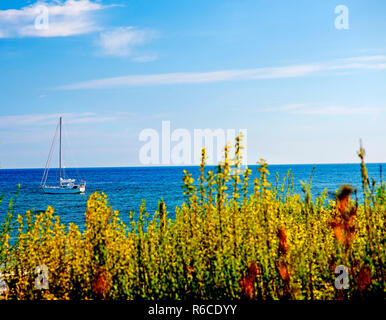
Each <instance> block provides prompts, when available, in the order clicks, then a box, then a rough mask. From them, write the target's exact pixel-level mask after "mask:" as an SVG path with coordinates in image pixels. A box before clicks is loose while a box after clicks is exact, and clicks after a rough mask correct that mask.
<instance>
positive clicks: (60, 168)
mask: <svg viewBox="0 0 386 320" xmlns="http://www.w3.org/2000/svg"><path fill="white" fill-rule="evenodd" d="M59 177H60V180H61V179H62V117H60V119H59ZM60 180H59V182H60Z"/></svg>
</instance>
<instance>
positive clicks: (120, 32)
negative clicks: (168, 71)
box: [97, 27, 156, 62]
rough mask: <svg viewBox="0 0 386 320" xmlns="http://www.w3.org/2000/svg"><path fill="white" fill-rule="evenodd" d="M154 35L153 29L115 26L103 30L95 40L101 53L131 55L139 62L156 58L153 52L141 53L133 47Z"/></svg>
mask: <svg viewBox="0 0 386 320" xmlns="http://www.w3.org/2000/svg"><path fill="white" fill-rule="evenodd" d="M155 36H156V33H155V31H153V30H144V29H138V28H134V27H117V28H114V29H111V30H107V31H103V32H101V33H100V35H99V39H98V41H97V44H98V46H99V47H100V48H101V50H102V53H103V54H104V55H108V56H118V57H131V58H132V59H133V60H136V61H139V62H145V61H151V60H154V59H156V56H155V55H154V54H152V55H142V54H140V53H138V52H136V51H135V48H137V47H139V46H142V45H144V44H146V43H148V42H149V41H150V40H152V39H154V37H155Z"/></svg>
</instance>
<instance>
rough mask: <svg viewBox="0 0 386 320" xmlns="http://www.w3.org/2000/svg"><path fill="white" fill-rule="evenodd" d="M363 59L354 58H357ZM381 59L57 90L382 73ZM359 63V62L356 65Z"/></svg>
mask: <svg viewBox="0 0 386 320" xmlns="http://www.w3.org/2000/svg"><path fill="white" fill-rule="evenodd" d="M361 58H362V59H363V58H365V57H358V58H357V59H361ZM383 58H384V56H377V58H375V57H372V58H371V57H366V59H364V60H358V61H353V60H352V59H354V58H350V60H348V59H346V60H340V61H335V62H334V63H318V64H306V65H293V66H283V67H273V68H254V69H241V70H221V71H211V72H180V73H164V74H150V75H128V76H123V77H113V78H104V79H97V80H90V81H85V82H79V83H74V84H70V85H65V86H61V87H59V88H58V89H64V90H79V89H103V88H117V87H131V86H145V85H170V84H194V83H214V82H224V81H247V80H258V79H281V78H298V77H305V76H309V75H314V74H318V73H328V72H336V71H341V70H344V71H346V72H348V71H349V72H353V71H356V70H386V63H384V62H383V60H382V59H383ZM359 61H360V62H359Z"/></svg>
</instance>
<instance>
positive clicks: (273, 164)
mask: <svg viewBox="0 0 386 320" xmlns="http://www.w3.org/2000/svg"><path fill="white" fill-rule="evenodd" d="M346 164H358V165H360V162H322V163H268V167H269V166H305V165H308V166H318V165H346ZM365 164H380V165H382V164H385V165H386V162H366V163H365ZM216 166H218V164H207V165H205V167H216ZM242 166H245V165H242ZM247 166H248V167H250V166H259V164H257V163H254V164H247ZM184 167H200V165H199V164H189V165H162V164H157V165H128V166H90V167H86V166H80V167H67V168H65V169H103V168H106V169H109V168H184ZM44 169H45V168H42V167H28V168H21V167H20V168H6V167H0V171H1V170H44ZM50 169H54V170H55V169H59V168H50Z"/></svg>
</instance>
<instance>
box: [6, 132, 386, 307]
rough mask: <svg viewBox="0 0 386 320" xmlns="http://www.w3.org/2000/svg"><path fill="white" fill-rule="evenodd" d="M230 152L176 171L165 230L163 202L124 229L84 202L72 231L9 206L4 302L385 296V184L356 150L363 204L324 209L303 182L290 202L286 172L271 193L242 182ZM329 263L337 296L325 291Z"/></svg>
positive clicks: (258, 183) (328, 204)
mask: <svg viewBox="0 0 386 320" xmlns="http://www.w3.org/2000/svg"><path fill="white" fill-rule="evenodd" d="M229 149H230V148H229V147H228V146H227V147H226V148H225V157H224V162H223V163H221V164H219V165H218V167H217V170H215V171H207V170H206V169H205V151H204V150H203V156H202V163H201V174H200V176H199V177H198V178H197V179H196V180H194V179H193V178H192V176H191V175H190V174H189V173H188V172H185V175H184V177H183V183H184V186H183V188H184V194H185V196H186V201H185V203H184V204H182V205H181V206H180V207H178V208H176V217H175V219H173V220H171V219H169V218H168V212H167V209H166V206H165V204H164V203H163V202H160V203H159V210H158V211H157V212H155V213H154V214H153V215H151V217H150V216H149V214H148V213H147V211H146V208H145V204H144V203H143V204H142V206H141V207H140V211H139V215H137V216H135V215H134V213H130V221H131V222H130V223H129V225H125V224H124V223H123V221H122V220H121V217H120V214H119V212H117V211H113V210H112V209H111V207H110V206H109V204H108V200H107V197H106V195H105V194H103V193H94V194H92V195H91V196H90V198H89V200H88V202H87V209H86V228H85V231H84V232H80V230H79V229H78V226H76V225H74V224H71V225H70V226H69V227H66V226H64V225H63V224H61V223H60V219H59V217H58V216H55V215H54V209H53V208H51V207H49V208H48V209H47V211H45V212H41V213H38V214H35V213H32V212H30V211H29V212H26V213H25V214H22V215H18V216H16V214H15V212H14V205H13V204H12V203H11V204H10V210H9V212H8V215H7V217H6V219H5V221H4V223H3V225H2V226H1V229H0V259H1V263H0V272H1V274H2V276H1V278H2V287H1V288H2V289H1V288H0V290H1V291H0V292H1V293H2V296H3V298H5V299H191V298H199V299H223V298H232V299H355V298H370V297H371V298H373V297H377V298H382V299H384V298H385V290H386V289H385V268H384V263H385V258H386V251H385V215H386V195H385V186H384V185H383V184H382V183H381V184H380V185H379V186H377V187H376V184H375V182H371V181H370V179H369V177H368V176H367V171H366V166H365V164H364V150H363V149H362V148H361V149H360V151H359V152H358V155H359V157H360V158H361V170H362V179H363V180H362V187H363V190H361V191H360V192H363V193H364V201H363V203H361V204H359V203H358V200H357V198H356V190H352V188H351V187H349V186H342V188H341V189H340V190H339V191H337V193H336V195H335V197H334V199H333V200H332V199H331V197H329V196H328V193H327V191H325V192H323V193H322V194H321V195H319V196H318V197H316V198H313V197H311V191H310V188H311V182H312V181H311V179H310V181H309V182H307V183H306V182H303V183H302V185H303V190H304V194H302V195H299V194H294V193H293V191H292V190H293V180H292V178H291V174H290V173H288V174H287V176H286V177H283V178H282V180H280V181H279V177H277V179H276V181H277V183H276V184H274V185H271V184H270V183H269V182H268V180H267V176H268V174H269V171H268V168H267V164H266V163H265V162H264V160H261V161H260V162H259V164H260V167H259V169H258V171H259V178H257V179H255V180H254V181H250V180H249V177H250V175H251V171H250V170H249V169H246V170H244V171H243V172H241V157H240V149H241V145H240V137H238V138H237V139H236V144H235V158H234V159H230V158H229ZM358 169H359V168H358ZM350 196H351V197H352V198H354V196H355V198H354V199H351V197H350ZM11 238H15V241H12V240H11ZM339 265H344V266H346V267H347V272H348V279H349V283H348V285H349V286H348V288H347V289H339V290H338V289H336V287H335V282H336V281H335V280H336V277H337V276H338V274H335V269H336V267H337V266H339ZM37 266H45V267H46V268H47V270H46V269H45V267H40V268H38V269H36V267H37ZM45 270H46V271H48V273H47V276H48V281H46V280H45V278H44V277H45V276H46V275H45V274H44V273H45ZM42 272H43V274H41V273H42ZM337 282H338V284H339V283H340V282H339V281H337ZM342 283H344V281H342Z"/></svg>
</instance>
